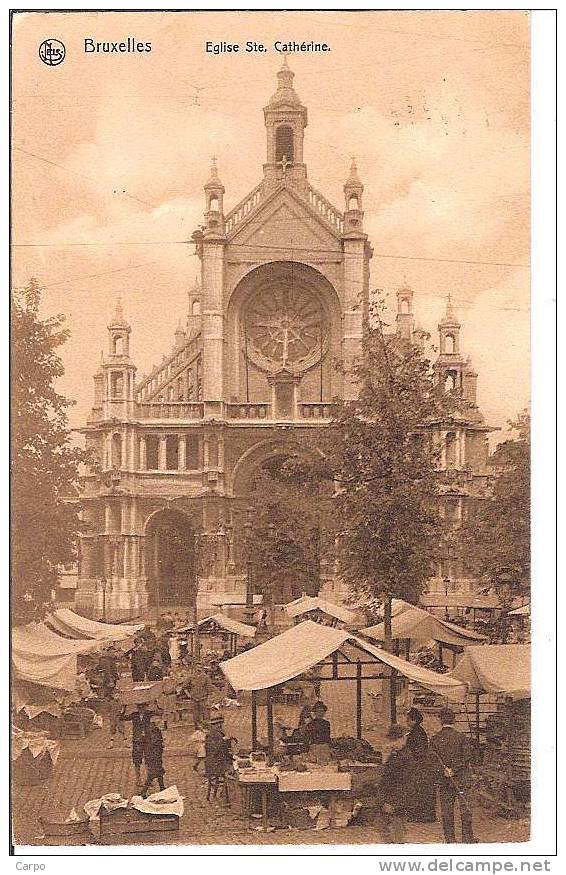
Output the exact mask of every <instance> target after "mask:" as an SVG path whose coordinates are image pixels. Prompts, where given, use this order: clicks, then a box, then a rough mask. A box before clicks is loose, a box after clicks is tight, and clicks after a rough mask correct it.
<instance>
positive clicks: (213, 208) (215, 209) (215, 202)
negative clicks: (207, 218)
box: [210, 194, 218, 213]
mask: <svg viewBox="0 0 566 875" xmlns="http://www.w3.org/2000/svg"><path fill="white" fill-rule="evenodd" d="M210 210H211V211H212V212H215V213H217V212H218V197H217V195H215V194H213V195H212V197H211V198H210Z"/></svg>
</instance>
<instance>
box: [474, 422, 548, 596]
mask: <svg viewBox="0 0 566 875" xmlns="http://www.w3.org/2000/svg"><path fill="white" fill-rule="evenodd" d="M509 425H510V426H511V428H512V430H513V432H514V434H515V436H514V437H513V438H512V439H510V440H506V441H504V442H503V443H501V444H499V446H498V447H497V448H496V450H495V452H494V453H493V455H492V456H491V458H490V466H491V467H492V469H493V471H494V481H493V486H492V490H491V494H490V496H489V497H488V498H486V499H483V500H480V501H478V502H477V503H476V506H475V508H474V513H473V514H472V515H471V517H470V519H469V520H468V522H467V524H466V527H465V529H464V532H463V543H464V546H465V551H466V563H467V565H468V566H469V567H470V568H471V570H472V571H473V572H474V573H475V574H476V575H477V576H478V577H483V578H484V580H485V581H486V582H489V583H490V584H491V585H492V586H493V587H494V588H495V589H496V590H497V591H498V593H499V594H500V596H501V597H502V598H503V599H504V600H507V599H509V598H512V597H513V596H522V597H524V596H527V595H528V594H529V592H530V524H531V518H530V479H531V476H530V451H531V444H530V417H529V414H528V413H527V412H526V411H524V412H523V413H521V414H520V415H519V416H518V417H517V420H516V421H514V422H510V423H509Z"/></svg>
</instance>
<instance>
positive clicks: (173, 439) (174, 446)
mask: <svg viewBox="0 0 566 875" xmlns="http://www.w3.org/2000/svg"><path fill="white" fill-rule="evenodd" d="M165 449H166V467H167V470H168V471H176V470H177V469H178V467H179V440H178V438H177V435H176V434H169V435H167V439H166V446H165Z"/></svg>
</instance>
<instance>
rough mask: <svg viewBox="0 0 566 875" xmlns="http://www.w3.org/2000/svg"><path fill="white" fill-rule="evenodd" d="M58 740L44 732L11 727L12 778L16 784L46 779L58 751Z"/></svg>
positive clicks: (35, 782)
mask: <svg viewBox="0 0 566 875" xmlns="http://www.w3.org/2000/svg"><path fill="white" fill-rule="evenodd" d="M60 749H61V748H60V745H59V742H58V741H55V740H54V739H52V738H47V737H46V734H45V733H44V732H26V731H24V730H22V729H18V727H17V726H14V727H12V749H11V750H12V778H13V780H14V782H15V783H17V784H28V785H29V784H31V785H34V784H40V783H42V782H43V781H47V780H48V779H49V778H50V777H51V775H52V773H53V766H54V765H55V763H56V762H57V760H58V758H59V753H60Z"/></svg>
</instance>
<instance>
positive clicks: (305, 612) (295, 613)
mask: <svg viewBox="0 0 566 875" xmlns="http://www.w3.org/2000/svg"><path fill="white" fill-rule="evenodd" d="M285 612H286V613H287V615H288V616H289V617H291V618H292V619H293V620H295V621H299V622H300V621H302V620H305V619H308V620H314V621H315V622H319V623H324V624H325V625H329V626H337V625H338V623H342V624H344V625H345V626H350V627H352V626H354V625H355V623H356V614H355V613H353V611H349V610H348V609H347V608H345V607H343V606H342V605H335V604H333V603H332V602H328V601H326V600H325V599H321V598H318V596H317V597H314V596H307V595H303V596H301V597H300V598H298V599H295V601H293V602H289V604H287V605H285Z"/></svg>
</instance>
